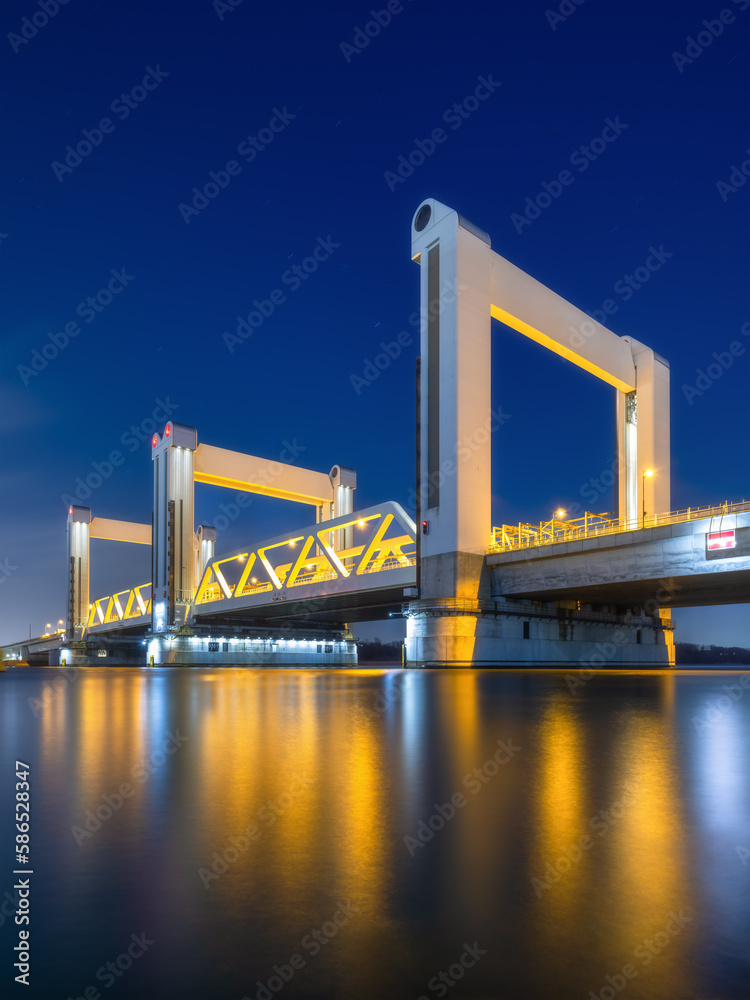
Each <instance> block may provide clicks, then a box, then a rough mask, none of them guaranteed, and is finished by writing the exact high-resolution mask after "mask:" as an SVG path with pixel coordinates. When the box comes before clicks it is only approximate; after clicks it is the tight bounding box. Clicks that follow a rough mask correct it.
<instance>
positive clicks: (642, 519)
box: [641, 469, 654, 528]
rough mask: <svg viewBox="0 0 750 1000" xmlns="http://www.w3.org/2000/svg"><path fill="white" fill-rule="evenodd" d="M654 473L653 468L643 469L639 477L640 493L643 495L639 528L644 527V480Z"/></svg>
mask: <svg viewBox="0 0 750 1000" xmlns="http://www.w3.org/2000/svg"><path fill="white" fill-rule="evenodd" d="M653 474H654V470H653V469H644V471H643V476H642V477H641V481H642V489H641V495H642V497H643V505H642V507H641V528H645V527H646V480H647V479H650V478H651V477H652V476H653Z"/></svg>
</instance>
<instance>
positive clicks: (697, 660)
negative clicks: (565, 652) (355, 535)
mask: <svg viewBox="0 0 750 1000" xmlns="http://www.w3.org/2000/svg"><path fill="white" fill-rule="evenodd" d="M357 650H358V652H359V659H360V661H361V662H363V663H368V662H370V663H391V662H394V663H400V662H401V642H400V641H399V640H398V639H395V640H394V641H393V642H381V641H380V639H371V640H369V641H368V642H358V643H357ZM674 650H675V662H676V665H677V666H678V667H685V666H697V665H705V666H709V667H712V666H728V665H740V666H742V665H745V664H750V649H743V648H742V647H741V646H698V645H696V644H695V643H692V642H676V643H675V646H674Z"/></svg>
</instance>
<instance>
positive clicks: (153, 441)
mask: <svg viewBox="0 0 750 1000" xmlns="http://www.w3.org/2000/svg"><path fill="white" fill-rule="evenodd" d="M158 443H159V435H158V434H154V436H153V437H152V438H151V447H152V448H155V447H156V446H157V444H158Z"/></svg>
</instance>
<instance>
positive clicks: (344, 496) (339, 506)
mask: <svg viewBox="0 0 750 1000" xmlns="http://www.w3.org/2000/svg"><path fill="white" fill-rule="evenodd" d="M328 478H329V479H330V480H331V486H332V487H333V517H344V516H346V515H347V514H351V513H353V512H354V491H355V489H356V488H357V473H356V472H355V471H354V469H348V468H346V467H345V466H343V465H334V467H333V468H332V469H331V471H330V472H329V474H328ZM333 534H334V536H335V538H334V549H335V551H336V552H341V551H343V550H344V549H350V548H351V547H352V529H351V528H340V529H339V530H338V531H335V532H334V533H333Z"/></svg>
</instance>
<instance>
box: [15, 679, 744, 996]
mask: <svg viewBox="0 0 750 1000" xmlns="http://www.w3.org/2000/svg"><path fill="white" fill-rule="evenodd" d="M743 680H744V682H745V683H748V681H749V680H750V678H749V677H748V674H747V673H740V672H719V671H709V670H705V671H701V670H691V671H677V672H667V671H648V672H643V673H638V672H622V673H619V672H618V673H616V672H608V673H600V674H597V675H596V676H594V677H593V678H591V679H589V680H588V681H585V682H583V681H581V678H579V677H578V675H572V680H571V679H570V675H569V681H566V674H565V672H564V671H523V670H518V671H513V670H504V671H489V670H478V671H471V670H443V671H429V670H425V671H403V670H397V669H385V668H377V669H365V670H356V671H354V670H261V669H247V670H243V669H225V670H217V669H186V668H182V669H179V668H176V669H174V668H173V669H155V670H147V669H143V670H142V669H137V668H125V667H123V668H113V667H107V668H90V669H82V670H78V671H73V672H71V673H70V676H69V678H67V679H66V678H65V677H64V675H63V674H62V672H61V671H59V670H55V669H43V668H17V669H8V670H7V671H6V672H5V673H0V727H1V729H0V746H1V747H2V776H1V780H0V792H1V793H2V814H1V816H0V823H2V825H1V826H0V832H2V834H3V847H2V851H1V852H0V895H1V896H2V901H3V906H2V908H1V911H2V915H0V921H1V922H2V925H3V926H2V929H1V930H0V936H2V956H1V960H0V977H1V978H0V995H2V996H3V997H16V996H18V997H26V998H33V1000H38V998H45V1000H48V998H49V1000H57V998H60V1000H66V998H68V997H71V998H77V997H85V998H86V1000H96V998H97V995H98V996H100V997H102V998H106V1000H116V998H127V1000H131V998H132V1000H135V998H139V1000H162V998H163V1000H223V998H232V1000H240V998H243V997H247V998H252V1000H255V998H258V1000H271V998H273V1000H275V998H280V1000H298V998H305V1000H339V998H341V1000H401V998H412V1000H418V998H420V997H422V998H429V1000H433V998H441V997H447V998H448V1000H466V998H472V1000H479V998H482V1000H568V998H570V1000H574V998H575V1000H592V996H593V997H594V998H596V997H600V998H602V1000H612V998H614V997H615V996H617V997H623V1000H735V998H736V1000H740V998H746V997H747V996H748V984H750V964H749V961H748V938H749V935H750V903H749V889H750V782H748V772H749V771H750V688H748V687H745V686H743V684H742V683H741V681H743ZM578 681H581V683H578ZM571 688H572V689H571ZM16 760H19V761H22V762H23V763H25V764H28V765H30V783H31V810H30V813H31V821H32V822H31V840H30V856H31V866H30V867H31V869H32V871H33V874H32V875H28V876H26V877H27V878H28V879H29V880H30V883H31V896H30V904H31V906H30V924H29V925H28V926H29V929H30V939H29V940H30V945H31V947H30V952H29V954H30V963H29V964H30V966H31V973H30V983H31V985H30V986H29V987H26V986H21V985H18V984H16V983H15V982H14V981H13V977H14V975H15V974H16V972H17V971H18V970H14V969H12V962H13V961H14V960H15V959H13V958H11V955H12V954H13V951H12V948H13V945H14V944H16V943H18V930H19V928H18V927H17V926H15V925H14V922H13V916H12V913H13V907H12V906H11V905H10V902H9V901H10V900H11V899H12V898H13V895H14V893H13V889H12V886H13V882H14V878H16V876H14V875H13V874H12V872H13V869H14V867H21V866H20V865H19V864H17V863H16V862H14V860H13V859H14V853H13V851H14V847H13V844H12V842H11V836H12V835H13V834H15V829H14V828H13V826H12V822H11V821H10V817H11V810H12V797H13V795H14V781H15V776H14V764H15V761H16ZM19 877H20V878H23V876H19ZM6 893H7V895H6ZM9 913H10V914H11V916H9V915H8V914H9ZM128 949H130V953H129V954H128ZM108 962H109V963H112V965H111V968H110V969H108V968H107V963H108ZM441 976H442V977H443V978H441ZM87 989H88V991H89V992H86V990H87Z"/></svg>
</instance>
